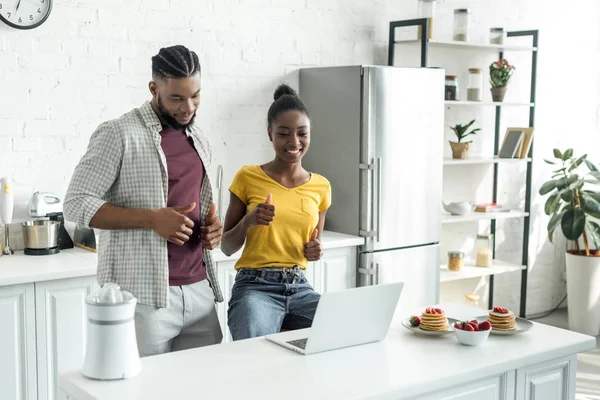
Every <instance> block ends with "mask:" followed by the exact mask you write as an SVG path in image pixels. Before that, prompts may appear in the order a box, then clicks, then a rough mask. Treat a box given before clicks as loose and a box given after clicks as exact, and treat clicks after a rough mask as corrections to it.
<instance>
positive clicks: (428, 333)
mask: <svg viewBox="0 0 600 400" xmlns="http://www.w3.org/2000/svg"><path fill="white" fill-rule="evenodd" d="M455 322H459V321H458V320H457V319H454V318H448V329H447V330H445V331H426V330H424V329H421V328H419V327H418V326H412V325H411V324H410V318H405V319H403V320H402V326H403V327H405V328H406V329H408V330H409V331H411V332H413V333H416V334H421V335H426V336H445V335H448V334H451V333H452V332H454V328H453V327H452V325H453V324H454V323H455Z"/></svg>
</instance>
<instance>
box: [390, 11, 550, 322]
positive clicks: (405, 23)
mask: <svg viewBox="0 0 600 400" xmlns="http://www.w3.org/2000/svg"><path fill="white" fill-rule="evenodd" d="M428 24H429V20H428V19H427V18H417V19H408V20H398V21H390V27H389V41H388V65H389V66H393V65H395V53H396V48H402V47H404V46H406V47H417V48H420V66H421V68H427V67H429V65H428V62H427V59H428V54H429V52H430V51H431V50H433V49H452V50H456V51H478V52H489V53H490V54H496V55H497V56H498V57H500V58H503V57H504V53H505V52H525V53H530V54H531V90H530V93H529V99H528V100H529V101H525V102H494V101H481V102H479V101H451V100H447V101H445V102H444V103H445V106H446V107H447V108H448V109H450V108H451V107H495V112H496V122H495V129H494V151H493V152H492V154H493V156H489V157H474V158H470V159H467V160H457V159H448V158H446V159H444V160H443V164H444V167H445V168H455V167H454V166H456V165H464V166H468V165H471V166H477V165H484V166H485V165H486V164H487V165H491V166H493V168H494V179H493V196H492V197H493V198H492V199H489V200H484V199H477V200H478V201H481V202H487V201H496V199H497V197H498V170H499V168H500V165H504V164H513V165H515V164H516V165H519V164H524V165H525V166H526V168H527V171H526V183H525V206H524V209H523V210H511V211H509V212H496V213H479V212H471V213H469V214H467V215H461V216H453V215H450V214H446V213H444V214H442V221H441V222H442V225H446V224H457V223H471V222H477V221H491V223H490V225H491V226H490V231H491V233H495V230H496V221H497V220H502V219H508V218H522V219H523V231H524V234H523V239H522V247H523V249H522V260H523V261H522V264H523V265H514V264H509V263H505V262H502V261H498V260H494V262H493V265H492V267H490V268H479V267H476V266H472V265H467V266H465V267H464V268H463V269H462V271H460V272H452V271H449V270H448V268H447V266H445V265H442V266H440V268H441V271H440V272H441V273H440V282H447V281H456V280H462V279H470V278H476V277H481V276H488V277H489V298H488V302H489V304H490V306H491V304H492V301H493V292H494V275H496V274H500V273H508V272H518V271H521V298H520V303H521V304H520V312H519V315H520V316H521V317H525V310H526V300H527V276H528V269H527V264H528V262H529V260H528V246H529V240H528V236H527V235H528V233H529V229H530V223H531V221H530V218H529V217H530V215H529V211H530V208H531V181H532V160H531V158H523V159H520V158H516V159H500V158H498V157H497V156H496V155H497V154H498V152H499V151H500V135H501V134H500V115H501V109H502V108H504V107H526V108H528V109H529V125H528V126H531V127H533V126H534V115H535V92H536V79H537V78H536V77H537V56H538V31H537V30H521V31H509V32H507V35H506V38H507V39H511V40H512V39H515V38H520V39H524V38H530V40H531V42H530V43H531V44H530V45H523V44H520V43H519V42H517V43H513V44H511V43H505V44H490V43H481V42H456V41H452V40H439V39H428V38H425V37H424V38H419V39H413V40H400V39H397V37H396V30H397V29H400V28H410V27H412V28H415V27H419V28H420V29H421V31H422V32H427V31H428ZM461 56H462V54H461ZM438 66H439V65H438ZM466 111H468V110H466ZM494 249H495V248H494Z"/></svg>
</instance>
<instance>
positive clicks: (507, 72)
mask: <svg viewBox="0 0 600 400" xmlns="http://www.w3.org/2000/svg"><path fill="white" fill-rule="evenodd" d="M514 70H515V67H514V66H512V65H510V64H509V63H508V61H506V59H505V58H502V59H500V60H498V61H494V62H493V63H491V64H490V84H491V85H492V87H503V86H506V85H508V82H509V81H510V78H511V77H512V74H513V72H514Z"/></svg>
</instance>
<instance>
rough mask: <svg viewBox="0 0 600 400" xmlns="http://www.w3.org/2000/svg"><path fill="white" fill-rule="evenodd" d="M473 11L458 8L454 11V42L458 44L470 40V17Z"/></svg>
mask: <svg viewBox="0 0 600 400" xmlns="http://www.w3.org/2000/svg"><path fill="white" fill-rule="evenodd" d="M470 14H471V10H470V9H468V8H457V9H456V10H454V36H453V38H454V40H455V41H457V42H466V41H468V40H469V15H470Z"/></svg>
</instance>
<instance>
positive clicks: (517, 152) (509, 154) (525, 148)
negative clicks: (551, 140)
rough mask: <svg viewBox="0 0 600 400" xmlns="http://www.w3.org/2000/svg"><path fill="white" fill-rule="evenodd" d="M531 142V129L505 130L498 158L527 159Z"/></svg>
mask: <svg viewBox="0 0 600 400" xmlns="http://www.w3.org/2000/svg"><path fill="white" fill-rule="evenodd" d="M532 141H533V127H528V128H507V129H506V133H505V134H504V139H503V141H502V146H501V147H500V151H499V153H498V158H527V155H528V154H529V149H530V148H531V143H532Z"/></svg>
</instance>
